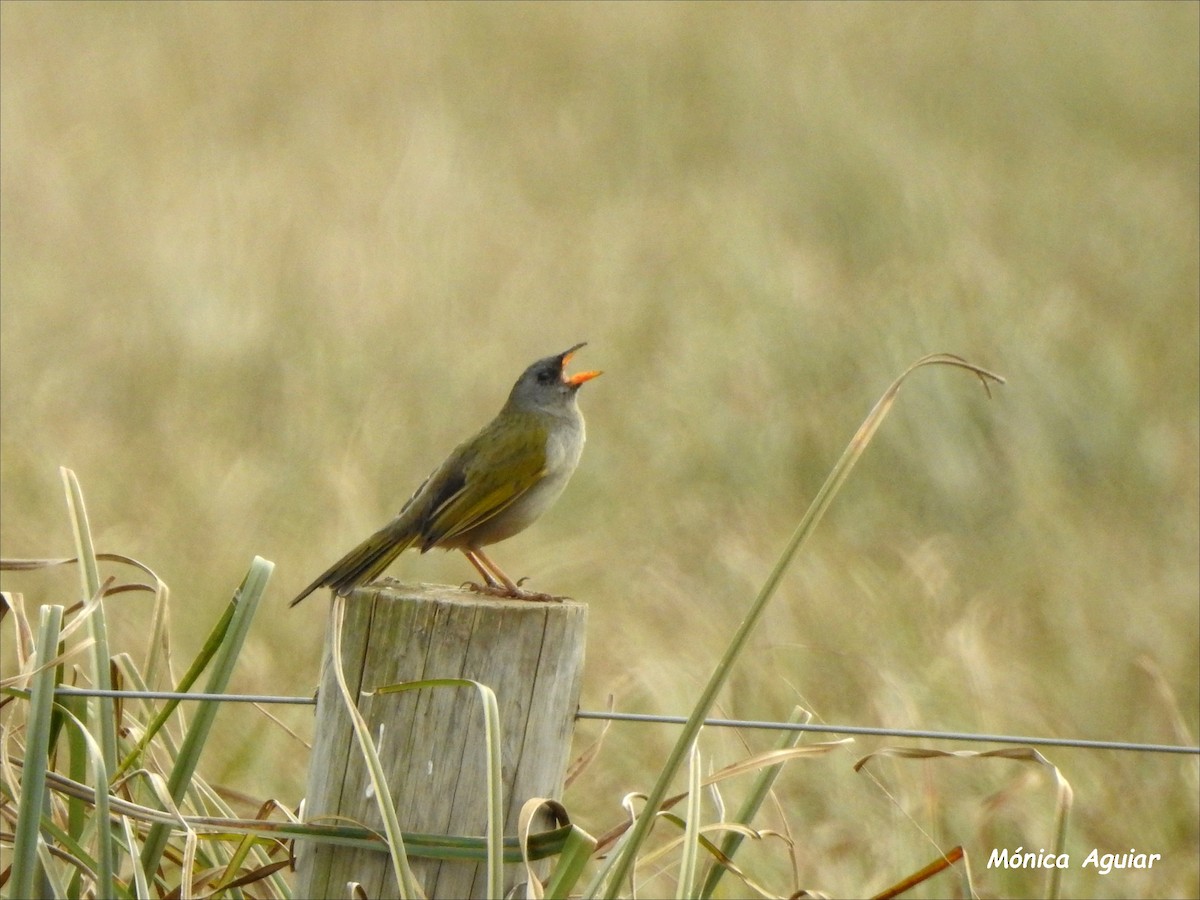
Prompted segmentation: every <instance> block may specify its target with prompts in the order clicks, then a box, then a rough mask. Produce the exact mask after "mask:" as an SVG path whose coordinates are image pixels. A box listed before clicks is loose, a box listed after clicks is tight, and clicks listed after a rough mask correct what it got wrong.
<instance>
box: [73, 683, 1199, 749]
mask: <svg viewBox="0 0 1200 900" xmlns="http://www.w3.org/2000/svg"><path fill="white" fill-rule="evenodd" d="M55 693H56V694H57V695H58V696H60V697H63V696H66V697H121V698H123V699H128V700H210V701H211V700H216V701H220V702H226V703H280V704H291V705H294V706H313V705H315V704H316V702H317V700H316V698H315V697H288V696H278V695H272V694H205V693H178V692H175V691H102V690H94V689H92V688H77V687H69V686H67V685H63V686H61V687H59V688H58V689H57V690H56V691H55ZM575 718H577V719H606V720H610V721H613V722H641V723H653V724H657V725H683V724H684V723H685V722H687V717H686V716H660V715H651V714H648V713H619V712H603V711H597V710H579V711H578V712H577V713H576V714H575ZM704 724H705V725H706V726H707V727H710V728H759V729H766V730H771V731H811V732H815V733H818V734H858V735H864V736H870V737H888V738H926V739H930V740H938V741H974V742H978V743H988V744H1020V745H1025V746H1034V747H1076V748H1079V749H1083V750H1123V751H1132V752H1136V753H1181V754H1189V755H1193V756H1200V747H1185V746H1181V745H1177V744H1139V743H1134V742H1131V741H1089V740H1082V739H1077V738H1047V737H1029V736H1025V735H1013V734H977V733H974V732H969V731H926V730H919V729H911V728H872V727H869V726H865V725H813V724H804V725H802V724H798V723H793V722H774V721H770V720H762V719H718V718H712V719H705V720H704Z"/></svg>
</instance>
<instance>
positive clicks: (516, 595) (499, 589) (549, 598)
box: [463, 581, 570, 603]
mask: <svg viewBox="0 0 1200 900" xmlns="http://www.w3.org/2000/svg"><path fill="white" fill-rule="evenodd" d="M463 587H465V588H466V589H467V590H469V591H474V592H475V593H477V594H487V595H488V596H489V597H504V598H506V599H509V600H530V601H532V602H535V603H562V602H563V601H564V600H569V599H570V598H569V597H556V596H554V595H553V594H543V593H541V592H539V591H526V590H522V589H521V588H519V587H517V586H516V585H513V586H512V587H508V586H506V585H503V584H478V583H476V582H474V581H468V582H466V583H464V584H463Z"/></svg>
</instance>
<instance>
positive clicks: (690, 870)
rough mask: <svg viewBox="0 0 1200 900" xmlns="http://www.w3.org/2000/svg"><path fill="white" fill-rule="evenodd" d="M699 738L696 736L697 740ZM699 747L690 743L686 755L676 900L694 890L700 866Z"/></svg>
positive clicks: (684, 899) (689, 895) (692, 893)
mask: <svg viewBox="0 0 1200 900" xmlns="http://www.w3.org/2000/svg"><path fill="white" fill-rule="evenodd" d="M698 737H699V736H697V738H698ZM702 799H703V798H702V796H701V794H700V746H699V744H698V743H697V742H696V741H693V742H692V749H691V752H690V753H688V796H687V821H686V822H685V823H684V828H683V853H682V854H681V856H680V859H679V882H678V884H677V885H676V888H675V898H676V900H687V898H689V897H691V896H693V895H694V894H695V890H696V869H697V868H698V866H699V864H700V803H701V800H702Z"/></svg>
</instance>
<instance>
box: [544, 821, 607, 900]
mask: <svg viewBox="0 0 1200 900" xmlns="http://www.w3.org/2000/svg"><path fill="white" fill-rule="evenodd" d="M595 849H596V839H595V838H594V837H592V836H591V835H590V834H588V833H587V832H586V831H584V830H583V829H582V828H578V827H576V826H574V825H572V826H571V831H570V833H569V834H568V835H567V839H566V841H564V842H563V848H562V852H561V853H559V856H558V862H557V864H555V866H554V869H553V870H552V871H551V872H550V877H549V879H547V881H546V897H548V898H549V900H567V898H568V897H569V896H570V895H571V891H572V889H573V888H574V887H575V884H576V883H577V882H578V881H579V876H581V875H582V874H583V870H584V867H586V866H587V863H588V860H590V859H591V858H592V852H593V851H594V850H595Z"/></svg>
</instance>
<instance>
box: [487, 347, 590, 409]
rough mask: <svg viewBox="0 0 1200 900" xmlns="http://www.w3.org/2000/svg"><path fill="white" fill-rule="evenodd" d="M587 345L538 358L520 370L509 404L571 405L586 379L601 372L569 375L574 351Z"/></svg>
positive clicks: (523, 406) (526, 406)
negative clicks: (569, 366) (567, 371)
mask: <svg viewBox="0 0 1200 900" xmlns="http://www.w3.org/2000/svg"><path fill="white" fill-rule="evenodd" d="M583 346H584V344H576V345H575V346H574V347H572V348H571V349H569V350H564V351H563V352H562V353H558V354H555V355H554V356H547V357H546V358H545V359H539V360H538V361H537V362H535V363H534V364H533V365H531V366H530V367H529V368H528V369H526V370H525V371H524V372H522V373H521V377H520V378H518V379H517V383H516V384H514V385H513V389H512V393H510V394H509V395H508V404H509V405H510V406H516V407H518V408H520V409H543V410H553V409H555V408H569V407H571V406H573V405H574V404H575V392H576V391H578V390H579V387H580V385H582V384H583V383H584V382H585V381H591V380H592V379H593V378H595V377H596V376H597V375H599V374H600V373H599V372H577V373H575V374H574V375H567V373H566V367H567V363H568V362H570V360H571V357H572V356H574V355H575V351H576V350H578V349H579V348H580V347H583Z"/></svg>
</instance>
